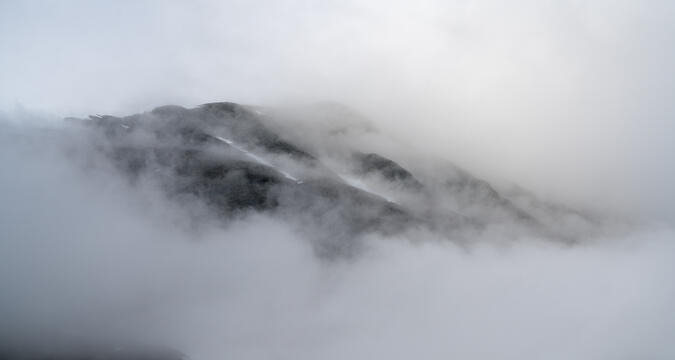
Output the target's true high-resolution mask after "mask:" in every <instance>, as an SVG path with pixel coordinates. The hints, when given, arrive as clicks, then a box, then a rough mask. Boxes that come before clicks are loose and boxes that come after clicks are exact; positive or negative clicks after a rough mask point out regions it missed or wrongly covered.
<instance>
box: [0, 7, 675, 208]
mask: <svg viewBox="0 0 675 360" xmlns="http://www.w3.org/2000/svg"><path fill="white" fill-rule="evenodd" d="M673 20H675V5H672V3H670V2H668V1H657V0H655V1H649V2H646V1H604V0H603V1H527V0H517V1H510V2H502V1H490V0H479V1H440V0H437V1H436V0H422V1H414V2H412V1H411V2H402V1H341V2H338V1H315V2H310V1H257V2H251V1H206V2H205V1H197V2H195V1H189V2H187V1H186V2H177V1H114V2H96V1H34V2H33V1H8V0H3V1H1V2H0V110H2V111H3V112H5V113H8V114H10V115H11V114H15V113H17V112H20V111H24V110H21V109H27V110H28V111H38V112H46V113H49V114H53V115H57V116H70V115H75V116H81V115H86V114H89V113H114V114H125V113H130V112H136V111H143V110H147V109H149V108H151V107H153V106H156V105H162V104H165V103H177V104H182V105H187V106H190V105H196V104H199V103H204V102H209V101H219V100H229V101H235V102H245V103H262V104H268V103H279V102H283V101H288V100H292V101H314V100H333V101H340V102H344V103H346V104H348V105H351V106H353V107H355V108H357V109H359V110H360V111H362V112H364V113H366V114H367V115H369V116H371V117H372V118H373V119H374V120H375V121H376V122H377V123H378V124H380V126H381V127H382V128H383V129H385V130H387V131H389V132H391V133H392V134H394V135H395V136H398V137H399V138H406V139H407V140H408V141H410V142H412V143H415V144H417V145H418V147H420V148H422V149H423V150H425V151H428V152H431V153H436V154H441V155H443V156H445V157H446V158H448V159H451V160H453V161H455V162H457V163H459V164H460V165H462V166H464V167H466V168H468V169H469V170H471V171H474V172H476V173H478V174H479V175H482V176H486V177H488V178H490V179H493V180H495V179H501V180H510V181H513V182H517V183H519V184H521V185H523V186H525V187H528V188H531V189H534V190H536V191H537V192H538V193H540V194H544V195H549V196H555V197H557V198H559V199H564V200H567V201H571V202H583V203H586V204H588V203H592V204H595V205H599V206H602V207H616V208H619V209H628V208H634V207H638V208H641V209H642V210H645V211H647V212H649V213H650V214H652V215H653V214H658V215H663V217H664V218H670V219H675V205H672V204H673V201H672V200H673V199H675V190H673V186H672V184H673V183H674V182H675V165H673V164H674V163H675V162H673V161H672V159H671V154H672V153H674V150H675V145H673V143H674V142H673V141H672V140H673V137H674V135H675V119H673V115H674V114H675V108H674V106H675V105H673V101H672V99H673V95H674V94H675V70H674V69H673V65H672V64H674V63H675V61H674V60H675V51H674V50H675V45H673V44H675V39H673V38H674V37H675V36H674V35H675V25H673V24H675V21H673Z"/></svg>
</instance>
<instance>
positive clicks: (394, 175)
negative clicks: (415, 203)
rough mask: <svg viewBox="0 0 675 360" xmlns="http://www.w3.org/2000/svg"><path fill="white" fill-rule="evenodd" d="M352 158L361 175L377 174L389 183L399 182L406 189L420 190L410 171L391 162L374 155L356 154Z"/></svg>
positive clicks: (420, 186)
mask: <svg viewBox="0 0 675 360" xmlns="http://www.w3.org/2000/svg"><path fill="white" fill-rule="evenodd" d="M354 157H355V159H356V162H357V164H358V169H357V170H358V171H359V172H360V173H362V174H379V175H381V176H382V177H384V178H385V179H387V180H389V181H393V182H401V183H403V184H404V185H406V186H408V187H412V188H416V189H421V188H422V184H421V183H420V182H419V181H418V180H417V179H415V177H414V176H413V174H411V173H410V171H408V170H406V169H404V168H403V167H401V166H400V165H399V164H397V163H396V162H394V161H393V160H390V159H387V158H385V157H383V156H381V155H378V154H374V153H370V154H363V153H357V154H355V156H354Z"/></svg>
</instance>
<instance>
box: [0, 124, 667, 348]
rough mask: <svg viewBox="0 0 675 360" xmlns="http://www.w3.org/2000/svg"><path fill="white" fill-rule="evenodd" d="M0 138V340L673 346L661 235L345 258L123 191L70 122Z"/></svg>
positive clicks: (153, 192) (150, 191)
mask: <svg viewBox="0 0 675 360" xmlns="http://www.w3.org/2000/svg"><path fill="white" fill-rule="evenodd" d="M0 134H2V139H3V141H2V142H0V144H1V145H0V147H1V150H2V151H0V154H1V155H0V160H1V161H0V162H1V163H2V164H3V168H4V169H6V170H9V171H3V172H2V173H1V175H0V188H1V189H3V190H2V193H3V198H4V199H5V200H4V201H3V202H2V205H1V206H0V215H1V216H0V222H1V223H0V225H1V226H0V238H2V239H3V241H2V242H1V243H0V288H2V290H3V291H2V292H0V304H1V305H2V306H0V309H2V310H1V311H2V312H1V314H2V317H3V319H5V321H3V325H2V327H1V328H0V329H1V330H2V334H3V338H4V339H12V338H17V337H19V338H20V337H21V336H24V338H23V339H24V340H25V339H39V340H40V341H44V340H45V339H47V338H49V337H54V338H58V337H59V336H61V337H63V336H65V337H66V338H69V339H80V340H81V341H85V340H92V339H94V340H98V341H110V339H129V338H131V339H132V340H134V341H139V342H147V343H151V344H166V345H168V346H171V347H174V348H178V349H180V350H181V351H184V352H186V353H187V354H188V355H189V356H191V357H192V358H194V359H216V358H222V357H223V356H228V357H236V358H244V359H247V358H248V359H258V358H270V357H276V358H282V359H286V358H288V359H315V358H329V359H330V358H335V359H338V358H345V357H349V358H356V359H359V358H373V357H376V358H394V359H396V358H401V359H403V358H410V357H411V356H423V357H425V358H431V359H434V358H443V359H445V358H448V357H460V358H472V359H521V358H531V357H538V358H549V359H557V358H560V359H565V358H577V359H616V358H632V357H648V358H664V359H666V358H670V357H672V355H673V352H674V351H675V349H673V347H672V344H671V342H670V338H669V334H671V333H672V331H673V330H674V327H675V323H674V322H673V321H672V320H671V319H670V317H669V314H671V313H672V311H673V305H672V304H673V303H674V302H673V300H675V299H673V297H674V296H675V288H673V286H671V285H669V284H671V283H672V282H671V281H669V279H670V275H671V274H672V271H673V265H672V264H673V261H672V260H673V259H672V254H673V250H674V249H673V244H672V241H670V239H671V238H672V236H673V233H672V230H669V229H667V228H665V229H658V228H646V229H644V230H642V231H637V232H632V233H631V234H630V235H629V236H627V237H626V236H622V237H617V236H612V237H610V238H603V237H601V236H597V237H594V238H587V239H584V241H583V242H581V243H580V244H578V245H576V246H572V247H569V246H564V245H561V244H559V243H557V242H555V241H548V240H547V239H529V240H528V239H521V240H520V241H516V242H504V241H500V237H501V236H502V235H501V233H500V232H488V235H484V236H489V237H491V239H490V238H485V239H483V240H484V241H477V242H476V243H475V244H474V245H472V246H469V247H460V246H458V245H456V244H455V243H454V242H448V241H447V240H442V239H436V238H435V237H434V236H433V235H431V234H429V233H423V232H412V233H401V234H398V235H395V236H390V237H382V236H375V235H373V236H371V237H370V238H368V239H365V240H366V241H365V242H364V243H365V244H366V246H365V248H364V249H363V251H362V252H361V253H360V255H359V256H357V257H352V258H345V259H337V260H335V259H334V260H331V261H328V260H327V259H322V258H320V257H317V256H315V253H314V251H313V248H312V241H313V240H312V237H311V236H308V234H307V233H306V232H298V230H297V228H296V227H294V226H292V225H290V224H289V223H287V222H283V221H281V220H279V219H278V218H270V217H267V216H263V215H252V216H249V217H246V218H244V219H241V220H239V221H235V222H230V223H225V224H223V223H221V222H218V221H212V219H210V218H209V217H208V214H204V213H202V214H199V213H198V212H195V210H199V209H198V208H197V209H195V208H193V206H195V204H190V203H187V204H186V203H177V202H175V201H171V200H169V199H166V198H165V197H164V195H163V194H162V193H161V192H159V191H158V190H157V188H156V186H153V184H152V182H139V183H136V184H130V183H129V182H128V181H127V180H126V179H124V178H122V177H120V175H119V174H118V173H117V172H116V171H114V170H112V169H111V168H109V167H108V165H107V164H106V162H105V161H89V160H92V159H96V158H97V157H96V155H92V154H93V153H92V152H91V151H87V150H88V149H89V150H90V148H89V146H92V142H91V140H90V139H89V138H87V137H85V136H82V135H83V134H82V133H80V132H79V130H77V129H76V128H70V129H69V128H67V127H63V128H59V131H54V129H49V128H46V129H45V128H38V129H36V128H28V127H26V126H21V127H14V128H8V127H4V128H3V129H2V131H1V132H0ZM94 144H95V145H98V146H100V145H101V144H100V143H96V141H95V142H94ZM92 156H93V157H92ZM99 160H103V159H99ZM195 214H198V216H200V218H201V220H202V221H201V222H200V223H199V226H198V227H194V226H193V223H191V222H190V221H189V218H190V216H195ZM490 240H492V241H490ZM542 240H543V241H542Z"/></svg>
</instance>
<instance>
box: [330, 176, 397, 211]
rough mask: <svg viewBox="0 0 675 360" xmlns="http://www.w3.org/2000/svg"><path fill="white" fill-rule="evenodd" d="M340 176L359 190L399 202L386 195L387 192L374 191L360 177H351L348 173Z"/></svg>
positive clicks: (392, 201)
mask: <svg viewBox="0 0 675 360" xmlns="http://www.w3.org/2000/svg"><path fill="white" fill-rule="evenodd" d="M338 176H339V177H340V179H342V181H344V182H346V183H347V184H348V185H350V186H352V187H355V188H357V189H359V190H363V191H365V192H367V193H370V194H373V195H375V196H378V197H381V198H383V199H385V200H387V201H389V202H390V203H394V204H397V202H396V200H394V199H393V198H392V197H390V196H387V195H385V194H381V193H378V192H375V191H372V190H371V189H370V188H368V186H367V185H366V184H364V183H363V181H361V180H360V179H357V178H355V177H351V176H347V175H343V174H338Z"/></svg>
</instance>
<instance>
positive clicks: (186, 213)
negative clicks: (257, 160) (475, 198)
mask: <svg viewBox="0 0 675 360" xmlns="http://www.w3.org/2000/svg"><path fill="white" fill-rule="evenodd" d="M674 18H675V6H674V5H672V4H671V3H669V2H667V1H650V2H638V1H600V0H598V1H585V2H581V1H555V2H553V1H547V2H542V1H526V0H522V1H521V0H519V1H515V2H509V3H508V4H507V3H502V2H499V1H490V0H481V1H451V2H444V1H435V0H428V1H416V2H415V3H414V4H412V3H410V2H403V1H394V2H391V1H387V2H385V1H366V2H363V1H347V2H333V1H326V2H321V3H318V2H308V1H262V2H257V3H255V4H252V3H250V2H246V1H226V2H218V1H196V2H180V1H162V2H156V1H119V2H114V3H113V2H110V3H107V2H101V1H93V2H91V1H43V2H34V1H11V0H10V1H2V2H0V164H1V165H2V168H3V170H2V171H0V319H2V320H0V337H1V339H0V350H2V346H4V345H6V344H10V345H13V344H22V345H25V344H28V346H37V345H36V344H44V343H49V342H50V341H54V342H56V343H58V342H59V341H63V339H65V341H75V342H77V341H81V342H83V343H87V342H111V341H112V342H115V341H119V342H120V343H125V342H138V343H147V344H156V345H162V346H167V347H171V348H175V349H178V350H180V351H181V352H183V353H184V354H186V355H187V356H188V357H190V358H191V359H194V360H198V359H220V358H224V357H226V358H235V359H240V358H241V359H266V358H281V359H316V358H320V359H331V358H334V359H344V358H356V359H366V358H390V359H397V358H401V359H404V358H405V359H408V358H411V357H424V358H430V359H447V358H463V359H479V360H481V359H523V358H525V359H530V358H543V359H570V358H575V359H635V358H649V359H670V358H672V357H673V356H675V346H674V345H673V342H672V334H673V333H675V318H674V317H673V316H672V314H673V313H674V311H675V305H673V304H675V286H674V285H673V282H672V281H671V277H672V274H673V271H674V270H675V268H674V267H675V265H673V264H675V262H674V261H673V260H675V245H674V243H673V238H674V236H675V232H674V231H673V224H675V205H674V204H675V202H674V201H673V200H675V191H673V186H672V184H673V183H675V166H674V165H673V162H672V160H671V159H670V154H672V153H674V152H675V146H674V145H673V144H674V142H673V141H672V140H673V134H675V125H674V124H675V122H674V121H673V116H674V115H675V109H674V108H673V104H672V101H671V98H672V95H673V94H674V93H675V71H674V70H673V67H672V66H671V64H672V63H673V62H674V61H675V51H674V48H673V46H672V44H674V43H675V39H673V37H674V35H675V28H674V25H673V24H675V22H674V21H673V20H674ZM214 101H233V102H237V103H242V104H246V105H251V106H260V107H261V108H262V109H264V110H265V111H266V112H267V111H269V112H270V113H271V114H273V113H274V109H277V110H278V111H279V114H284V116H287V117H289V119H285V121H286V122H283V121H282V122H280V123H274V122H271V123H270V124H267V125H269V126H271V128H273V129H275V131H276V130H278V131H279V132H280V133H281V134H283V136H285V137H287V138H288V139H292V140H294V141H297V142H299V143H301V144H303V145H304V146H306V147H307V148H309V149H313V150H315V151H317V152H318V153H319V154H321V155H322V156H334V157H335V159H340V158H341V156H342V154H341V153H340V151H341V150H340V148H339V147H338V146H337V145H335V144H332V143H331V142H330V141H329V140H328V139H327V138H325V137H324V135H325V134H326V133H327V132H329V131H330V130H332V128H331V126H333V125H336V124H338V123H339V122H340V121H343V120H344V119H343V117H341V116H342V113H340V112H337V113H336V115H335V116H333V117H328V118H326V119H317V118H316V117H314V115H315V114H314V113H312V112H308V113H306V112H303V111H306V109H307V108H306V107H307V106H310V107H311V106H313V104H317V103H325V102H330V103H335V104H345V105H346V106H347V107H348V108H349V109H353V111H354V113H353V114H357V115H353V114H352V113H351V112H350V114H352V115H353V116H355V117H356V118H358V119H361V120H363V123H358V124H357V125H355V126H356V127H359V126H364V127H365V128H367V129H368V131H369V132H366V135H359V136H361V137H359V136H353V134H351V133H350V134H348V136H345V138H346V140H345V141H347V142H348V143H349V144H350V145H353V146H356V147H357V148H359V149H365V150H368V151H375V152H382V153H385V154H387V155H388V156H390V157H392V158H393V159H395V160H396V161H399V162H400V163H401V164H403V165H405V167H406V168H410V169H414V170H419V171H427V172H428V173H430V174H431V175H433V176H437V177H439V178H440V177H442V176H444V175H445V174H444V173H443V172H442V171H441V170H438V171H437V173H434V171H435V170H433V169H436V167H437V165H438V164H445V163H448V164H450V163H452V164H456V165H458V166H459V167H461V168H463V169H466V170H467V171H468V172H470V173H471V174H474V175H476V176H478V177H480V178H484V179H486V180H488V181H489V182H490V183H491V184H493V185H494V186H495V188H497V189H498V190H499V191H502V190H504V191H506V190H507V189H511V188H512V187H514V186H516V187H518V188H525V189H527V190H528V191H532V192H533V193H534V194H536V195H537V196H538V197H540V198H541V199H545V201H551V202H555V203H556V204H562V205H564V206H565V207H569V208H573V209H580V210H583V211H587V210H588V211H589V212H592V213H593V214H594V216H597V217H598V218H602V219H604V220H607V221H606V222H602V224H601V226H598V228H592V229H590V230H589V228H587V227H585V226H581V225H580V224H579V223H578V222H576V221H573V220H574V219H572V220H570V219H569V218H567V217H563V216H561V217H559V218H557V217H552V218H551V223H552V224H554V226H555V227H556V231H559V232H561V233H564V234H572V235H573V237H574V239H575V241H574V242H571V243H566V242H561V241H559V239H558V238H557V237H556V236H553V235H550V236H549V235H546V234H534V235H533V234H532V233H527V232H523V231H522V229H521V224H519V223H517V222H516V221H511V220H507V221H504V222H502V223H499V224H497V225H491V226H487V227H486V228H485V229H483V230H481V231H480V232H466V233H460V234H455V233H452V234H448V235H443V234H440V235H439V234H438V233H434V232H431V231H426V230H424V229H412V230H406V231H401V232H396V233H394V234H378V233H372V234H367V235H365V236H364V237H363V238H359V239H358V241H356V240H355V243H356V244H357V245H358V246H356V247H355V250H354V251H353V253H350V255H349V256H344V257H340V256H338V257H336V258H327V257H325V256H322V255H321V253H320V251H317V249H318V248H320V246H321V244H323V243H321V241H324V240H318V239H323V237H324V236H325V234H324V230H322V229H321V228H320V227H317V228H314V227H311V226H305V225H306V224H307V221H308V219H307V218H303V217H302V216H300V215H298V214H294V213H290V214H288V215H287V216H276V215H274V214H267V213H264V212H256V211H253V212H250V213H246V214H244V215H242V216H238V217H235V218H231V219H227V220H223V219H222V218H220V217H219V215H218V214H216V213H214V212H213V211H212V209H210V208H209V207H208V206H207V205H206V204H205V203H204V202H203V201H200V200H199V199H191V198H190V199H185V198H180V199H179V201H177V199H176V198H175V197H171V196H168V195H167V193H166V192H164V191H163V188H162V186H161V185H160V182H159V180H158V177H153V176H149V177H141V178H140V180H138V181H129V179H128V178H126V177H125V176H124V175H122V174H121V173H120V171H119V169H117V168H115V166H114V164H112V163H111V162H110V159H108V158H106V157H105V156H104V155H102V154H101V153H99V148H100V147H105V146H108V145H109V144H108V143H107V142H106V141H107V140H105V139H103V138H99V137H95V136H94V137H92V133H91V132H88V131H85V130H83V129H81V128H78V127H77V126H74V125H73V124H69V123H67V122H64V121H63V120H62V119H63V118H65V117H71V116H75V117H84V116H87V115H91V114H112V115H116V116H126V115H130V114H133V113H142V112H146V111H149V110H151V109H152V108H154V107H156V106H161V105H166V104H177V105H181V106H184V107H186V108H191V107H195V106H198V105H200V104H204V103H209V102H214ZM336 106H338V108H339V109H342V108H341V107H340V106H342V105H336ZM298 109H302V110H298ZM340 111H342V110H340ZM350 111H351V110H350ZM352 115H350V116H352ZM270 116H271V115H270ZM281 118H282V120H283V119H284V118H283V116H282V117H281ZM290 118H292V119H290ZM345 118H348V117H345ZM291 120H293V121H297V123H296V122H292V121H291ZM320 120H322V121H323V122H322V121H320ZM362 124H366V125H362ZM371 129H373V132H372V133H371V132H370V131H371ZM373 134H374V135H373ZM144 139H145V138H143V137H139V138H137V139H135V141H139V142H141V143H142V142H143V141H146V140H144ZM265 155H266V156H267V158H269V159H274V160H277V159H276V158H274V156H275V155H273V154H270V153H266V154H265ZM338 155H339V156H338ZM420 159H424V161H420ZM279 161H283V159H279ZM336 161H337V160H336ZM336 166H337V165H336ZM429 169H432V170H429ZM431 175H430V176H429V178H433V176H431ZM373 185H377V186H378V187H381V188H382V189H384V190H383V191H384V193H386V194H389V195H393V196H395V197H396V198H397V199H401V198H402V199H404V200H405V196H406V195H405V194H404V192H403V191H401V190H400V189H399V188H397V187H389V188H387V187H386V186H385V185H384V184H382V183H380V182H378V181H374V182H372V183H370V186H373ZM434 191H436V192H435V193H434V194H436V195H439V194H441V192H440V190H438V189H436V190H434ZM294 195H295V194H293V193H291V194H287V196H294ZM437 199H438V200H437V201H439V203H440V204H439V205H438V206H439V207H443V206H445V204H443V203H442V202H443V201H446V200H448V198H447V197H442V196H438V197H437ZM333 205H334V204H328V205H327V206H333ZM338 205H339V204H338ZM476 212H477V213H478V214H479V215H485V216H487V213H485V214H483V212H485V210H484V209H478V210H476ZM541 212H542V213H541V214H538V213H537V215H541V216H545V215H543V214H544V211H543V210H542V211H541ZM309 219H310V221H311V220H313V219H314V218H309ZM326 219H328V220H326ZM331 219H332V218H331V217H330V216H327V217H325V218H322V221H330V220H331ZM608 219H609V220H608ZM333 230H335V229H334V228H333V229H331V231H333ZM337 232H340V236H341V237H345V236H347V235H344V234H342V231H341V229H337ZM345 233H346V231H345ZM460 238H461V239H460ZM330 241H333V240H330Z"/></svg>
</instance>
